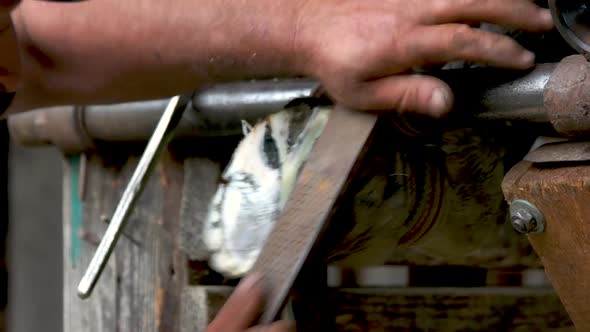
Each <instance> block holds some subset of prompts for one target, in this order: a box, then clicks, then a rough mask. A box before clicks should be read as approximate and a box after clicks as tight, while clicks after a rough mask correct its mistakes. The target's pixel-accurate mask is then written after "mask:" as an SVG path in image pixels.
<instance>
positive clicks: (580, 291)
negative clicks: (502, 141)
mask: <svg viewBox="0 0 590 332" xmlns="http://www.w3.org/2000/svg"><path fill="white" fill-rule="evenodd" d="M502 187H503V190H504V193H505V195H506V199H507V200H508V201H509V202H510V201H513V200H515V199H525V200H528V201H529V202H531V203H533V204H534V205H535V206H536V207H537V208H538V209H540V210H541V212H542V213H543V214H544V216H545V220H546V226H545V231H544V232H543V233H541V234H531V235H529V236H528V239H529V241H530V242H531V243H532V245H533V247H534V248H535V250H536V252H537V253H538V254H539V256H540V257H541V260H542V262H543V264H544V266H545V270H546V272H547V275H548V278H549V279H550V280H551V283H552V284H553V287H554V288H555V290H556V292H557V293H558V294H559V295H560V298H561V300H562V302H563V304H564V306H565V308H566V309H567V310H568V312H569V314H570V315H571V317H572V320H573V321H574V323H575V324H576V327H577V329H578V330H579V331H590V306H588V299H589V298H590V264H588V263H589V262H590V227H589V223H590V164H587V163H586V164H583V163H582V164H566V163H556V164H550V165H545V166H538V165H535V164H532V163H530V162H526V161H524V162H521V163H519V164H518V165H516V166H515V167H514V168H513V169H512V170H511V171H510V173H509V174H508V175H507V176H506V179H505V180H504V183H503V184H502Z"/></svg>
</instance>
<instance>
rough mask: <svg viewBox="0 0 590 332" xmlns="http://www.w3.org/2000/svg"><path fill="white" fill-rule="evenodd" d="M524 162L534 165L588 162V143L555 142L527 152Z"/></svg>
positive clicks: (589, 149)
mask: <svg viewBox="0 0 590 332" xmlns="http://www.w3.org/2000/svg"><path fill="white" fill-rule="evenodd" d="M524 160H526V161H530V162H534V163H552V162H584V161H590V142H569V141H566V142H555V143H548V144H544V145H542V146H540V147H539V148H537V149H535V150H533V151H531V152H529V153H528V154H527V155H526V156H525V158H524Z"/></svg>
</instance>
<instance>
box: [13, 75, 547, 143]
mask: <svg viewBox="0 0 590 332" xmlns="http://www.w3.org/2000/svg"><path fill="white" fill-rule="evenodd" d="M555 68H556V64H540V65H538V66H536V68H534V69H533V70H531V71H529V72H527V73H523V72H520V71H505V70H498V69H492V68H474V69H467V70H466V69H453V70H444V71H440V72H438V73H434V75H435V76H437V77H440V78H441V79H443V80H444V81H446V82H447V83H448V84H449V85H450V86H451V88H452V89H453V91H454V92H455V95H456V109H457V110H456V112H455V113H457V114H460V115H462V116H466V117H468V118H471V119H473V118H477V119H484V120H494V119H496V120H500V119H504V120H522V121H527V122H545V123H546V122H548V119H547V114H546V110H545V107H544V104H543V93H544V88H545V85H546V83H547V81H548V80H549V78H550V77H551V75H552V73H553V71H554V69H555ZM317 86H318V83H317V82H316V81H314V80H310V79H285V80H265V81H249V82H236V83H227V84H219V85H214V86H211V87H209V88H206V89H203V90H200V91H199V92H197V93H195V95H194V96H193V98H192V103H190V104H189V106H188V107H189V108H190V110H187V112H185V113H184V115H183V118H182V119H181V121H180V123H179V126H178V127H177V130H176V136H177V137H203V136H227V135H236V134H239V133H240V132H241V120H247V121H255V120H256V119H258V118H260V117H263V116H265V115H268V114H270V113H273V112H276V111H278V110H280V109H281V108H282V107H283V106H284V105H286V104H287V103H288V102H290V101H291V100H293V99H295V98H301V97H308V96H310V95H311V94H312V91H314V89H315V88H316V87H317ZM168 101H169V100H168V99H165V100H152V101H142V102H134V103H123V104H113V105H91V106H85V107H81V108H74V107H70V108H67V107H61V108H51V109H39V110H34V111H30V112H26V113H22V114H16V115H13V116H11V117H10V118H9V129H10V132H11V136H12V138H13V140H15V141H16V142H17V143H20V144H23V145H47V144H55V145H58V146H59V147H61V148H62V149H64V150H66V151H74V150H79V149H87V148H89V146H87V144H86V145H83V144H80V146H78V147H76V146H75V144H69V146H67V147H64V146H63V144H61V145H60V142H62V141H64V139H63V138H60V137H59V136H60V135H63V134H64V133H70V132H72V130H63V128H64V126H65V125H67V124H68V123H74V122H73V121H72V120H71V119H70V118H78V119H80V121H81V123H80V124H78V125H77V126H76V128H77V129H78V130H81V131H83V133H79V134H78V136H80V137H87V138H89V139H91V140H93V141H107V142H113V141H146V140H147V139H148V138H149V137H150V135H151V133H152V132H153V130H154V128H155V126H156V124H157V122H158V119H159V118H160V117H161V115H162V113H163V111H164V109H165V107H166V104H167V103H168ZM56 109H59V110H60V111H59V112H56ZM50 112H55V113H54V114H53V115H49V114H48V113H50ZM76 114H77V115H76ZM69 135H71V133H70V134H69ZM66 141H68V142H69V140H66ZM69 143H71V142H69Z"/></svg>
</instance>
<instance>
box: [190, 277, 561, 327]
mask: <svg viewBox="0 0 590 332" xmlns="http://www.w3.org/2000/svg"><path fill="white" fill-rule="evenodd" d="M231 290H232V289H231V288H229V287H211V286H196V287H188V288H187V289H186V290H185V295H186V297H185V301H186V302H184V304H185V305H186V307H185V309H184V312H186V313H187V315H186V316H184V320H186V321H188V322H194V321H195V320H198V319H202V318H203V316H200V317H198V316H197V315H198V312H199V310H200V309H199V308H203V306H206V307H207V309H206V311H205V312H206V313H207V315H206V316H207V317H208V319H211V318H212V317H214V316H215V313H216V312H217V311H218V310H219V309H220V308H221V306H222V305H223V303H224V302H225V300H226V299H227V297H228V296H229V294H231ZM326 301H329V302H328V303H331V305H330V308H329V310H330V312H331V313H332V315H330V316H329V317H322V320H325V319H330V320H331V321H332V322H333V324H334V325H335V331H355V332H357V331H358V332H366V331H371V332H373V331H375V332H377V331H437V332H457V331H489V332H492V331H493V332H511V331H514V332H525V331H526V332H530V331H535V332H566V331H567V332H573V329H572V323H571V321H570V320H569V318H568V315H567V313H566V312H565V310H564V309H563V307H562V305H561V303H560V302H559V298H558V297H557V296H556V295H555V293H554V292H553V291H551V290H548V289H518V288H400V289H362V288H361V289H331V290H330V291H329V292H328V293H327V299H326ZM195 305H196V306H197V307H195ZM191 306H192V307H191ZM203 324H204V323H203ZM193 326H194V325H193ZM201 326H206V325H201ZM308 326H309V325H307V326H306V328H307V329H306V330H300V331H306V332H307V331H310V330H309V327H308ZM192 331H198V332H201V331H203V330H192ZM181 332H189V330H182V331H181Z"/></svg>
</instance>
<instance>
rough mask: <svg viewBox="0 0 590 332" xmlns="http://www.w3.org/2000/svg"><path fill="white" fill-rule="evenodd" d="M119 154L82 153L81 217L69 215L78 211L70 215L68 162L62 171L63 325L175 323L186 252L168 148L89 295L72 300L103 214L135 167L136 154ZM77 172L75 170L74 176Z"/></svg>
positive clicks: (106, 327) (178, 171)
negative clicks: (84, 165)
mask: <svg viewBox="0 0 590 332" xmlns="http://www.w3.org/2000/svg"><path fill="white" fill-rule="evenodd" d="M110 155H111V156H113V155H114V156H116V155H117V152H116V151H111V153H110ZM123 155H124V157H122V158H120V159H119V160H118V161H116V160H115V161H113V160H111V161H106V160H105V159H103V158H101V157H99V156H98V155H93V156H91V157H90V159H89V161H88V165H87V174H86V176H85V178H86V180H85V181H86V195H85V198H86V201H85V203H84V204H83V206H82V211H83V214H82V220H74V218H79V216H77V215H75V214H72V208H73V207H75V206H74V205H75V204H74V205H73V204H72V202H76V199H74V197H76V195H77V190H76V189H77V188H76V187H75V186H72V183H71V181H72V180H73V179H75V178H76V177H75V176H73V175H75V173H76V169H75V167H71V166H72V165H68V167H67V168H66V170H65V181H64V192H65V199H64V216H66V218H65V219H64V234H65V252H64V258H65V279H64V301H65V310H64V311H65V313H64V316H65V320H64V331H66V332H73V331H76V332H77V331H90V332H92V331H176V330H177V329H178V323H179V317H180V292H181V288H182V286H183V285H184V284H186V258H185V255H184V254H183V253H182V251H181V250H180V246H179V236H178V234H179V229H180V228H179V219H180V218H179V211H180V193H181V191H182V190H181V189H182V188H181V186H182V174H183V172H182V163H180V162H178V161H175V160H173V159H172V157H171V155H170V154H169V153H167V154H166V155H165V156H164V158H163V160H162V161H161V163H160V165H159V166H158V168H157V170H156V171H155V172H154V175H153V176H152V178H151V179H150V182H149V184H148V185H147V187H146V190H145V192H144V194H143V196H142V198H141V199H140V201H139V202H138V205H137V208H136V210H135V212H134V213H133V215H132V216H131V220H130V222H129V224H128V227H127V228H126V229H125V232H124V236H123V237H122V238H121V240H120V241H119V243H118V245H117V248H116V250H115V252H114V255H113V256H112V257H111V260H110V261H109V263H108V266H107V268H106V269H105V272H104V274H103V275H102V277H101V279H100V281H99V283H98V284H97V288H96V290H95V292H94V293H93V295H92V297H91V298H90V299H88V300H80V299H79V298H78V297H77V295H76V287H77V284H78V282H79V280H80V278H81V276H82V274H83V272H84V269H85V268H86V267H87V265H88V263H89V262H90V259H91V258H92V254H93V253H94V250H95V249H96V246H97V243H98V240H99V239H100V236H101V235H102V234H103V233H104V231H105V229H106V226H107V225H106V222H105V217H108V216H110V214H111V213H112V212H113V209H114V207H115V205H116V202H117V200H118V199H119V198H120V195H121V193H122V191H123V189H124V186H125V184H126V182H127V181H128V179H129V177H130V175H131V173H132V171H133V169H134V167H135V166H136V163H137V160H138V157H137V154H134V155H133V156H132V157H129V158H127V154H123ZM83 179H84V175H83V174H81V175H80V177H79V180H81V181H83ZM78 225H79V226H78ZM73 252H78V254H77V255H72V253H73Z"/></svg>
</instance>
